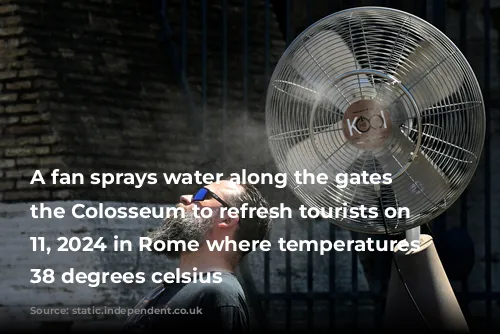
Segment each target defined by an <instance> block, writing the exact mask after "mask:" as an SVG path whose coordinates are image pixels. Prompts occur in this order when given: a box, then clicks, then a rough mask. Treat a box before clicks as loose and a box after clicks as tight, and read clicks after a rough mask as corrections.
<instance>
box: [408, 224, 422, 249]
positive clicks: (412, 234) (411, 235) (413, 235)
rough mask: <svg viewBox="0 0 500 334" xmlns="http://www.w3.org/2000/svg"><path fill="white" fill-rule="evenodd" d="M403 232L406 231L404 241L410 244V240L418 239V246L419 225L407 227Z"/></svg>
mask: <svg viewBox="0 0 500 334" xmlns="http://www.w3.org/2000/svg"><path fill="white" fill-rule="evenodd" d="M405 233H406V241H408V243H409V244H411V243H412V241H418V243H419V246H420V226H417V227H415V228H412V229H409V230H407V231H406V232H405Z"/></svg>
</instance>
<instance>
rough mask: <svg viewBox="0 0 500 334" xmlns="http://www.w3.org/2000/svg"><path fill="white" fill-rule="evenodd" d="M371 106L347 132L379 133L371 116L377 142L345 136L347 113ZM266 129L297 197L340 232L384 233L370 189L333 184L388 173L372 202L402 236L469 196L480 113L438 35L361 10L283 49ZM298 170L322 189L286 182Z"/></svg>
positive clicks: (415, 23)
mask: <svg viewBox="0 0 500 334" xmlns="http://www.w3.org/2000/svg"><path fill="white" fill-rule="evenodd" d="M332 33H335V34H336V35H334V36H338V37H339V38H328V36H329V35H328V34H330V35H331V34H332ZM353 56H354V58H355V61H353ZM353 106H356V107H353ZM364 106H367V108H365V109H363V107H364ZM353 108H354V109H353ZM369 108H371V109H370V110H372V114H371V118H369V117H362V116H360V117H358V118H357V121H358V122H361V123H356V129H355V130H356V131H357V132H360V133H361V132H362V131H358V130H360V129H361V127H364V128H369V129H370V131H371V130H372V129H376V128H377V127H378V126H380V121H381V117H380V115H378V114H377V115H375V116H376V117H373V116H374V115H373V110H377V111H384V117H386V118H387V122H386V123H384V126H385V128H384V129H385V130H384V131H385V132H384V133H382V132H374V133H375V135H373V136H372V137H369V138H368V139H362V137H361V136H358V137H357V139H356V141H353V140H352V138H351V139H350V138H347V137H349V135H352V130H353V129H354V127H353V123H346V122H348V120H346V118H348V114H350V116H354V115H356V113H358V115H360V114H359V112H361V110H368V109H369ZM353 110H354V113H351V111H353ZM369 116H370V115H369ZM373 123H375V124H373ZM266 126H267V134H268V140H269V145H270V149H271V152H272V154H273V157H274V159H275V162H276V164H277V168H278V169H279V170H280V172H284V173H287V176H288V180H289V185H290V187H291V189H292V190H293V191H294V193H295V194H296V196H297V197H298V198H299V199H300V200H301V201H302V203H304V204H305V205H306V206H307V207H310V208H323V209H324V210H323V211H321V212H324V213H325V214H326V215H325V216H324V218H327V219H331V220H332V221H333V222H334V223H336V224H337V225H339V226H341V227H344V228H347V229H350V230H354V231H359V232H364V233H376V234H381V233H386V232H387V231H386V225H385V224H384V220H383V219H382V215H383V211H382V209H381V207H380V204H379V198H378V197H377V192H376V189H375V187H374V186H373V185H370V184H359V185H356V184H349V185H348V186H347V187H339V183H338V182H336V178H337V177H338V174H339V173H347V174H348V175H349V174H351V173H357V174H360V173H362V172H363V171H366V172H367V173H369V174H372V173H379V174H383V173H390V174H391V175H392V183H391V184H389V185H385V184H382V185H381V187H380V193H381V198H382V202H383V206H384V207H385V208H389V207H391V208H394V209H396V212H395V213H397V212H398V211H399V210H401V211H400V212H399V214H397V215H396V216H395V217H390V216H386V220H385V222H386V224H387V226H388V229H389V232H390V233H399V232H402V231H405V230H408V229H411V228H414V227H417V226H420V225H422V224H424V223H426V222H428V221H430V220H432V219H434V218H435V217H437V216H438V215H439V214H441V213H442V212H443V211H444V210H446V209H447V208H448V207H449V206H450V205H451V204H452V203H453V202H454V201H455V200H456V199H457V198H458V197H459V196H460V194H461V193H462V192H463V191H464V190H465V188H466V187H467V185H468V184H469V182H470V181H471V178H472V177H473V174H474V172H475V170H476V167H477V164H478V160H479V157H480V153H481V151H482V147H483V142H484V136H485V111H484V103H483V97H482V94H481V90H480V87H479V84H478V82H477V79H476V77H475V74H474V72H473V70H472V69H471V67H470V65H469V64H468V62H467V60H466V59H465V57H464V56H463V55H462V53H461V52H460V51H459V49H458V48H457V47H456V46H455V45H454V44H453V43H452V42H451V40H450V39H449V38H447V37H446V36H445V35H444V34H443V33H442V32H441V31H439V30H438V29H437V28H435V27H434V26H432V25H431V24H429V23H428V22H426V21H424V20H422V19H420V18H418V17H416V16H414V15H411V14H409V13H405V12H402V11H399V10H395V9H389V8H382V7H360V8H354V9H348V10H344V11H341V12H337V13H335V14H332V15H330V16H327V17H325V18H324V19H322V20H320V21H318V22H317V23H315V24H313V25H312V26H310V27H309V28H307V29H306V30H305V31H304V32H303V33H302V34H300V35H299V36H298V37H297V38H296V39H295V40H294V41H293V42H292V43H291V44H290V46H289V47H288V48H287V50H286V51H285V53H284V54H283V56H282V57H281V59H280V61H279V62H278V64H277V66H276V68H275V70H274V72H273V75H272V77H271V80H270V84H269V89H268V94H267V101H266ZM349 128H350V130H349ZM346 131H351V133H347V132H346ZM373 131H375V130H373ZM377 133H378V134H379V135H380V134H382V135H380V136H378V137H377V136H376V135H377ZM360 138H361V139H360ZM303 169H307V170H308V172H311V173H313V174H319V173H325V174H326V175H327V176H328V183H327V184H325V185H320V184H310V183H309V184H298V183H297V182H295V176H294V173H295V172H296V171H297V170H300V171H302V170H303ZM361 206H365V208H370V207H372V208H377V212H378V217H373V218H363V217H362V216H358V217H356V215H355V214H354V211H352V210H354V208H356V210H358V213H360V211H359V209H360V207H361ZM404 207H406V208H408V209H409V211H410V215H409V216H406V215H405V213H407V211H404V210H402V209H403V208H404ZM336 208H346V210H347V215H346V211H342V210H340V209H336ZM350 210H351V211H350ZM330 214H332V215H330Z"/></svg>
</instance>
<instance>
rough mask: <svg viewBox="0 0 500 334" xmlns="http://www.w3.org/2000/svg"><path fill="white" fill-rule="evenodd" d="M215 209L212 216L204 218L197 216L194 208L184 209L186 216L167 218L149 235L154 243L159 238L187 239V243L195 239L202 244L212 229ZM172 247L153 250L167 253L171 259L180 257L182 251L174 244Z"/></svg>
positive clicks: (157, 252) (165, 239)
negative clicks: (178, 250)
mask: <svg viewBox="0 0 500 334" xmlns="http://www.w3.org/2000/svg"><path fill="white" fill-rule="evenodd" d="M177 207H182V205H181V204H179V205H177ZM215 211H216V210H214V212H213V214H212V217H209V218H202V217H199V215H198V217H196V216H195V215H194V211H193V210H184V218H183V217H169V218H166V219H165V220H164V221H163V223H162V224H161V225H160V226H159V227H158V228H156V229H155V230H153V231H152V232H150V233H148V237H150V238H151V241H152V242H153V243H154V242H156V241H159V240H160V241H164V242H165V243H166V242H167V241H168V240H176V241H185V242H186V243H187V242H189V241H191V240H195V241H197V242H198V244H199V245H200V246H201V245H202V243H204V242H205V238H206V235H207V233H208V232H209V231H210V230H211V229H212V226H213V217H215V214H216V212H215ZM172 248H173V249H171V250H168V249H166V248H165V249H164V250H163V251H161V252H159V251H156V250H154V249H153V252H154V253H155V254H165V255H167V256H168V257H169V258H171V259H177V258H179V256H180V252H177V251H176V250H175V247H174V246H172Z"/></svg>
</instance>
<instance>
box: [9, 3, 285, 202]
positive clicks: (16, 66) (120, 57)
mask: <svg viewBox="0 0 500 334" xmlns="http://www.w3.org/2000/svg"><path fill="white" fill-rule="evenodd" d="M168 3H169V7H168V16H169V17H171V18H172V26H173V27H174V28H175V31H174V33H176V34H179V33H180V32H179V29H178V28H179V27H180V23H179V22H178V21H176V20H175V18H177V17H179V15H178V13H180V11H181V3H180V2H179V1H177V2H176V1H169V2H168ZM263 3H264V1H252V2H251V6H252V8H251V13H250V17H251V20H252V21H251V22H253V25H252V27H253V28H252V29H251V32H250V35H249V46H250V50H253V51H252V53H251V54H250V55H249V75H248V77H247V79H248V82H249V86H248V91H249V92H250V93H251V94H250V98H249V101H248V108H249V110H251V111H252V113H251V114H250V116H249V118H248V119H247V121H246V125H245V129H246V130H247V133H249V137H250V140H254V141H256V140H259V142H260V140H261V139H262V138H263V137H262V136H263V135H264V127H263V120H262V119H263V107H264V104H263V101H264V97H265V90H266V78H265V75H264V60H263V57H262V54H263V50H264V38H263V27H264V13H265V12H264V10H263V6H264V5H263ZM239 7H240V8H239ZM190 8H191V9H190V11H191V19H190V28H189V48H188V50H189V53H188V58H187V59H188V61H187V63H188V69H189V72H188V79H189V83H190V84H191V85H192V87H193V90H194V92H195V95H196V100H197V101H196V103H197V105H198V107H199V110H202V109H204V110H205V116H204V117H203V115H202V114H201V113H200V114H199V117H200V118H201V117H203V118H204V119H207V120H208V122H206V124H207V128H206V129H207V131H216V132H218V133H219V134H220V133H221V132H223V133H225V135H226V141H225V142H231V143H232V144H233V145H232V146H231V147H229V146H228V147H225V148H224V151H225V152H226V154H222V153H221V152H220V150H218V149H217V148H219V147H223V146H222V145H221V136H219V137H218V138H216V139H215V140H213V141H211V142H209V143H208V147H207V146H203V145H200V140H199V138H197V137H196V136H194V135H193V134H192V126H191V124H190V122H189V118H188V117H187V115H188V113H189V109H188V107H187V105H188V104H187V103H186V101H185V97H184V95H183V93H182V90H181V89H180V87H179V85H178V83H177V81H176V78H175V75H174V72H173V71H172V68H171V64H170V63H169V61H170V59H169V58H168V57H167V55H166V53H165V52H164V49H162V47H161V46H160V43H159V41H158V34H159V25H158V23H157V21H156V19H155V17H154V11H153V7H152V6H151V2H149V1H136V2H128V1H127V2H110V1H105V0H102V1H90V0H87V1H78V2H74V1H56V2H54V1H50V0H33V1H22V0H18V1H12V2H11V4H4V5H2V6H0V26H1V27H2V28H1V29H0V46H1V50H0V57H1V58H0V60H1V61H0V87H1V95H0V100H1V107H0V134H1V140H0V160H1V161H0V176H1V179H2V181H1V182H0V200H1V201H5V202H16V201H23V200H57V199H62V200H64V199H88V200H117V201H139V202H169V201H175V200H177V198H178V195H179V193H180V192H182V191H184V189H178V188H179V187H172V186H170V187H166V186H161V187H160V186H158V187H151V186H148V187H147V189H146V187H145V188H144V189H141V190H137V189H134V190H133V191H131V189H132V188H127V187H119V186H114V187H110V188H109V189H106V190H102V189H99V188H97V187H92V188H89V187H88V186H71V187H68V186H58V185H52V186H51V185H44V186H42V187H38V186H36V185H30V184H29V180H30V179H31V176H32V175H33V172H34V170H36V169H40V170H41V171H42V172H44V173H47V172H49V170H51V169H53V168H59V169H61V170H62V171H66V172H81V173H84V174H89V173H91V172H126V171H128V172H193V171H195V170H201V171H215V170H216V169H221V168H225V169H227V170H232V171H234V170H237V169H238V168H239V169H240V170H241V168H244V165H241V163H242V161H243V160H244V159H247V158H248V160H247V161H254V162H255V156H259V157H262V156H263V154H262V152H261V151H262V150H261V148H262V147H264V146H265V145H262V144H261V143H260V144H259V145H258V147H259V150H257V151H256V152H253V154H249V152H245V153H242V152H243V151H245V150H246V151H248V147H252V146H253V147H255V145H248V139H245V141H244V142H242V143H240V142H238V141H234V140H231V137H232V136H233V135H234V134H235V132H234V131H230V130H234V129H236V128H238V127H239V126H240V127H241V125H242V124H241V118H239V117H240V115H241V110H242V109H243V106H244V104H243V100H242V85H243V81H242V80H243V73H242V72H241V47H237V45H238V41H237V40H238V37H233V38H235V39H236V40H231V41H229V44H228V45H229V49H228V52H229V54H228V59H229V68H228V73H229V77H228V82H230V83H231V84H230V87H229V90H228V93H227V96H228V105H227V110H228V112H227V116H228V121H227V123H226V125H227V127H226V131H221V98H222V97H221V94H222V89H221V82H222V81H221V72H220V71H221V70H220V69H221V67H222V58H221V57H220V54H218V52H219V53H220V52H221V51H220V49H219V50H215V49H213V45H214V43H210V42H209V43H208V45H210V46H211V48H212V49H210V51H209V52H210V56H209V60H208V64H207V68H208V73H207V74H208V78H209V81H208V86H207V87H208V89H209V91H207V96H209V100H208V101H207V102H206V103H205V106H204V108H202V106H201V103H202V100H201V96H202V91H201V83H200V73H201V60H200V59H201V58H200V50H201V45H200V44H201V40H200V36H201V32H200V31H201V27H200V25H199V24H198V22H199V21H200V19H199V16H200V15H201V13H200V10H199V8H200V6H199V3H197V2H192V3H191V5H190ZM228 14H229V24H230V25H231V26H230V29H231V30H234V29H237V28H238V26H239V27H242V24H241V22H242V21H241V3H240V2H236V1H235V2H234V4H233V6H232V10H230V11H229V12H228ZM217 15H219V16H220V9H219V8H218V7H217V6H215V5H210V6H209V8H208V17H209V22H210V26H214V29H213V30H211V32H210V33H209V38H211V39H212V40H219V36H218V35H217V31H216V28H215V25H214V22H220V17H218V16H217ZM272 30H273V29H272ZM274 31H278V30H277V29H274ZM232 36H234V35H232ZM275 37H276V39H277V40H279V36H275ZM239 44H240V45H241V41H240V43H239ZM283 50H284V45H283V42H281V44H280V43H276V42H273V54H272V58H273V59H274V60H277V59H278V58H279V55H280V54H281V52H282V51H283ZM270 66H271V67H270V68H272V67H273V66H274V65H273V64H272V63H271V64H270ZM254 118H255V119H256V120H255V121H254V122H252V119H254ZM249 126H253V128H252V129H253V130H252V129H250V130H252V131H250V130H249V128H248V127H249ZM213 137H214V136H212V138H213ZM238 137H240V136H238ZM228 138H229V139H228ZM245 143H246V144H247V148H245V147H244V144H245ZM242 145H243V146H242ZM203 149H204V150H203ZM231 150H232V152H236V153H234V154H233V153H231ZM264 150H265V148H264ZM228 152H229V153H228ZM222 156H225V158H224V160H221V157H222ZM228 157H230V158H231V160H228ZM269 161H270V157H269V156H267V158H265V159H259V162H260V163H259V164H257V165H260V166H265V167H264V168H265V169H266V168H269V167H268V166H269ZM254 165H255V163H254ZM260 168H262V167H260Z"/></svg>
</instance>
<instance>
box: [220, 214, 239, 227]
mask: <svg viewBox="0 0 500 334" xmlns="http://www.w3.org/2000/svg"><path fill="white" fill-rule="evenodd" d="M239 221H240V217H238V215H233V214H231V215H230V214H228V213H227V212H225V213H224V217H222V218H220V221H219V223H218V224H217V226H218V227H219V228H232V227H234V226H236V225H238V222H239Z"/></svg>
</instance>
